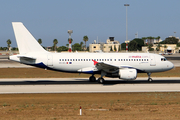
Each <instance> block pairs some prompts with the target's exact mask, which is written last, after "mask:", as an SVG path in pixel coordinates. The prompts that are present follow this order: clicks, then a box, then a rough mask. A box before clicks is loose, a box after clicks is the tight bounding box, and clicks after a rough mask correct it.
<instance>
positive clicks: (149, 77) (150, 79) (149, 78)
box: [147, 73, 152, 82]
mask: <svg viewBox="0 0 180 120" xmlns="http://www.w3.org/2000/svg"><path fill="white" fill-rule="evenodd" d="M147 75H148V81H149V82H152V78H151V73H147Z"/></svg>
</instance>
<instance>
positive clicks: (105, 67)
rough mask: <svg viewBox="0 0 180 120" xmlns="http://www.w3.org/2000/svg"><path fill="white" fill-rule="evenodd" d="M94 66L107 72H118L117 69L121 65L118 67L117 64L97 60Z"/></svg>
mask: <svg viewBox="0 0 180 120" xmlns="http://www.w3.org/2000/svg"><path fill="white" fill-rule="evenodd" d="M95 67H96V68H97V69H98V70H99V71H101V70H103V71H105V72H107V73H116V72H118V70H119V69H121V68H122V67H118V66H114V65H111V64H107V63H103V62H98V63H97V64H96V65H95Z"/></svg>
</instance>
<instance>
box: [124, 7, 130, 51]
mask: <svg viewBox="0 0 180 120" xmlns="http://www.w3.org/2000/svg"><path fill="white" fill-rule="evenodd" d="M124 6H126V41H128V20H127V6H129V4H124ZM126 46H127V43H126ZM127 51H128V48H126V52H127Z"/></svg>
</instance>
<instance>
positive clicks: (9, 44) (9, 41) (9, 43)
mask: <svg viewBox="0 0 180 120" xmlns="http://www.w3.org/2000/svg"><path fill="white" fill-rule="evenodd" d="M6 42H7V46H8V49H9V50H10V47H11V40H10V39H8V40H7V41H6Z"/></svg>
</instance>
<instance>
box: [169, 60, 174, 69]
mask: <svg viewBox="0 0 180 120" xmlns="http://www.w3.org/2000/svg"><path fill="white" fill-rule="evenodd" d="M167 67H168V68H169V70H171V69H173V68H174V64H173V63H172V62H169V63H168V65H167Z"/></svg>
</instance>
